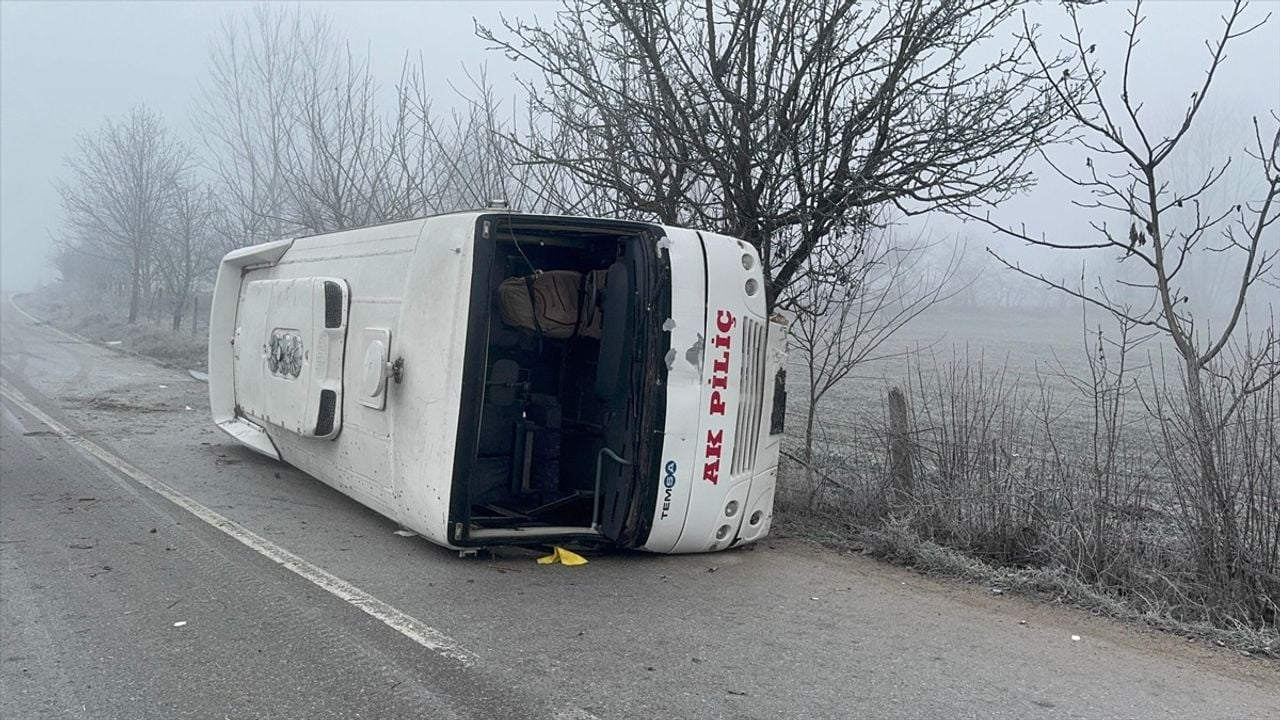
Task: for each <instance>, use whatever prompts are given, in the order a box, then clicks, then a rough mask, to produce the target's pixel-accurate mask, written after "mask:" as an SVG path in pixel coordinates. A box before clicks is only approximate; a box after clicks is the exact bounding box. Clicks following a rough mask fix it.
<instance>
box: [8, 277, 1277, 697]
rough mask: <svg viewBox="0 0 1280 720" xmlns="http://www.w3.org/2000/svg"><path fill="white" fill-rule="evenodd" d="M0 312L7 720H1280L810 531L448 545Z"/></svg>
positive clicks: (1120, 636) (1196, 675) (1086, 632)
mask: <svg viewBox="0 0 1280 720" xmlns="http://www.w3.org/2000/svg"><path fill="white" fill-rule="evenodd" d="M0 330H2V334H0V361H2V363H3V369H2V370H0V380H3V383H4V388H5V393H6V395H7V396H6V397H5V398H4V399H3V401H2V402H0V717H3V718H43V717H50V718H55V717H76V718H79V717H83V718H146V717H155V718H176V717H198V718H252V717H264V718H265V717H270V718H294V717H297V718H304V717H305V718H319V717H351V718H356V717H367V718H417V717H431V718H447V717H474V718H489V717H548V718H590V717H598V718H615V717H617V718H649V717H671V718H695V717H696V718H716V717H726V718H728V717H732V718H775V717H805V718H807V717H823V718H825V717H867V718H926V717H928V718H932V717H940V718H990V717H1011V718H1167V717H1170V718H1171V717H1185V718H1209V719H1212V718H1264V717H1277V718H1280V668H1277V665H1276V664H1275V663H1271V662H1266V661H1259V660H1252V659H1248V658H1242V657H1238V656H1236V655H1233V654H1231V653H1229V652H1227V651H1223V650H1218V649H1214V648H1203V647H1200V646H1198V645H1194V644H1191V643H1187V642H1186V641H1183V640H1180V639H1178V638H1174V637H1170V636H1166V635H1161V634H1159V633H1154V632H1149V631H1143V630H1138V629H1134V628H1129V627H1124V626H1120V625H1117V624H1115V623H1112V622H1109V621H1106V620H1104V619H1100V618H1095V617H1091V616H1089V615H1087V614H1084V613H1080V612H1077V611H1073V610H1069V609H1063V608H1056V607H1049V606H1044V605H1037V604H1034V603H1030V602H1027V601H1024V600H1020V599H1017V598H1009V597H993V596H991V595H990V594H989V593H987V592H985V591H984V590H983V589H982V588H972V587H967V586H961V585H954V584H948V583H939V582H935V581H932V580H930V579H927V578H923V577H920V576H919V575H917V574H915V573H912V572H909V571H906V570H902V569H897V568H892V567H888V566H885V565H882V564H880V563H877V562H875V561H872V560H868V559H866V558H862V557H858V556H845V555H838V554H834V553H831V552H827V551H822V550H818V549H816V548H814V547H812V546H810V545H807V544H805V543H802V542H799V541H794V540H776V541H771V542H768V543H765V544H762V545H760V546H758V547H756V548H754V549H746V550H740V551H733V552H728V553H720V554H715V555H707V556H692V557H654V556H646V555H640V554H615V555H602V556H593V557H591V562H590V564H588V565H587V566H585V567H580V568H566V567H561V566H551V567H544V566H539V565H537V564H536V563H534V561H533V555H532V554H529V553H525V552H519V551H512V552H510V553H504V554H500V555H498V556H496V557H484V558H478V559H468V560H464V559H459V558H458V557H457V556H456V554H454V553H450V552H448V551H446V550H443V549H441V548H437V547H435V546H433V545H430V544H429V543H427V542H425V541H423V540H422V539H420V538H416V537H412V538H406V537H401V536H398V535H396V534H394V531H395V530H396V529H397V528H396V526H395V525H394V524H393V523H391V522H390V521H388V520H386V519H385V518H382V517H380V516H378V515H375V514H373V513H372V512H370V511H367V510H365V509H363V508H362V507H360V506H359V505H357V504H356V503H354V502H352V501H350V500H347V499H346V498H344V497H343V496H341V495H339V494H337V493H336V492H334V491H332V490H330V489H328V488H327V487H325V486H324V485H322V484H321V483H319V482H318V481H315V480H312V479H310V478H308V477H307V476H305V475H303V474H301V473H299V472H297V471H295V470H293V469H291V468H289V467H287V466H284V465H280V464H277V463H274V462H271V461H269V460H266V459H263V458H260V457H258V456H255V455H253V454H251V453H249V452H247V451H244V450H242V449H240V448H239V447H237V446H236V445H234V444H232V443H230V442H229V441H228V440H227V439H225V438H224V437H223V436H222V435H221V434H220V433H218V432H217V431H215V430H214V429H213V428H212V427H211V425H210V422H209V420H208V414H207V400H206V399H205V386H204V385H203V384H200V383H197V382H195V381H192V380H191V379H190V378H189V377H188V376H187V375H186V373H185V372H180V371H175V370H169V369H165V368H162V367H159V366H157V365H155V364H152V363H150V362H147V361H144V360H139V359H136V358H132V357H127V356H124V355H121V354H119V353H116V352H113V351H111V350H109V349H106V348H103V347H97V346H92V345H87V344H83V343H79V342H76V341H75V340H74V339H72V338H69V337H66V336H63V335H60V334H58V333H56V332H54V331H52V330H50V329H48V328H45V327H40V326H37V325H35V324H34V323H32V322H31V321H30V320H28V319H27V318H25V317H23V316H22V315H20V314H18V313H16V312H15V310H14V308H13V306H11V305H10V304H9V303H8V302H7V300H6V301H5V302H4V303H3V308H2V309H0ZM46 416H47V419H48V422H46V421H45V419H44V418H45V417H46ZM95 452H96V453H97V457H91V455H92V454H93V453H95ZM122 470H123V471H122ZM140 477H141V478H143V480H144V482H139V480H138V478H140ZM148 482H152V483H161V484H163V486H164V487H165V488H169V489H171V495H170V496H169V497H166V496H164V495H162V494H158V493H157V492H156V491H155V490H154V489H152V488H151V487H148V486H147V483H148ZM153 487H154V485H153ZM166 492H168V491H166ZM175 498H176V499H177V501H178V502H177V503H175V501H174V500H175ZM193 509H195V511H196V512H194V513H193V512H192V510H193ZM210 517H214V518H217V517H221V518H224V519H225V522H224V521H215V522H214V524H210V522H208V520H209V518H210ZM219 522H222V527H215V525H217V524H219ZM227 528H232V529H233V530H234V532H233V533H232V534H231V535H229V534H228V532H229V531H228V529H227ZM235 533H240V535H239V536H233V535H234V534H235ZM243 537H249V538H255V537H256V538H258V539H260V540H261V545H260V546H255V545H254V544H253V543H249V544H246V542H248V541H246V540H244V539H242V538H243ZM255 542H256V541H255ZM264 547H265V548H266V550H264ZM272 548H274V549H275V550H278V551H279V552H280V553H285V554H286V555H288V556H289V557H292V558H294V560H292V561H289V562H288V563H286V564H284V565H282V564H281V562H280V557H279V556H274V557H273V556H270V553H271V552H275V550H271V549H272ZM264 553H266V554H264ZM299 568H302V569H299ZM308 568H309V569H308ZM317 578H320V580H317ZM325 578H330V580H324V579H325ZM326 582H327V583H328V585H327V586H326V585H325V583H326ZM335 583H336V584H337V585H336V587H338V588H339V590H334V587H335ZM343 583H348V584H349V585H347V584H343ZM342 588H346V589H342ZM378 608H384V609H385V608H389V609H390V610H389V611H387V612H381V614H380V611H378ZM388 612H390V613H391V615H390V616H388ZM396 613H399V614H398V615H397V614H396ZM389 618H390V619H389ZM396 618H399V620H397V619H396ZM179 623H182V624H179ZM413 628H418V629H419V631H418V632H416V633H415V632H413ZM424 629H425V630H424ZM424 632H425V633H427V635H428V637H427V638H426V639H425V640H424V639H423V633H424ZM1073 635H1078V636H1080V640H1079V641H1073V640H1072V636H1073Z"/></svg>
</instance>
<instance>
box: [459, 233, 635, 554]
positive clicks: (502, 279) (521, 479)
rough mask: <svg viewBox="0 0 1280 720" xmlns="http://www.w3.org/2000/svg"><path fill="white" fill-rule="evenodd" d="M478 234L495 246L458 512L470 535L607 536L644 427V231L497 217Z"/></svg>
mask: <svg viewBox="0 0 1280 720" xmlns="http://www.w3.org/2000/svg"><path fill="white" fill-rule="evenodd" d="M487 234H488V235H489V238H487V239H486V238H484V237H483V234H480V235H479V236H478V237H477V242H478V243H486V242H487V243H489V244H490V245H489V247H491V248H493V253H492V259H491V261H490V262H489V264H488V269H487V279H486V294H487V297H488V306H487V313H488V322H487V334H486V337H485V347H484V353H485V361H484V379H483V394H482V397H481V400H480V407H479V419H478V430H477V433H476V442H475V454H474V457H473V458H472V465H471V472H470V473H468V477H467V479H466V488H465V497H466V501H465V503H464V507H465V512H466V515H467V517H466V518H464V520H465V522H466V524H467V527H469V528H471V529H474V530H479V531H485V530H489V531H492V530H496V529H507V530H513V529H519V530H521V531H523V530H527V529H530V528H539V527H541V528H560V529H562V530H563V529H580V530H581V532H582V534H592V533H594V532H596V530H597V529H598V530H599V532H600V534H602V535H605V536H606V537H611V536H612V537H616V535H617V534H618V532H620V530H621V527H622V525H623V524H624V523H626V522H627V518H626V517H625V516H626V515H627V514H628V512H629V506H630V504H631V502H630V499H631V496H632V487H631V484H632V483H633V482H634V479H633V478H634V470H635V457H634V454H635V452H636V449H637V446H638V443H637V435H638V434H639V432H640V426H641V423H642V422H643V419H642V413H639V412H638V411H637V407H638V405H639V403H640V398H638V397H637V395H638V393H637V388H638V387H640V385H638V382H641V381H643V378H645V377H646V376H647V375H646V373H645V372H643V370H642V369H639V370H638V369H637V363H636V358H640V357H644V353H643V347H642V345H643V343H644V339H643V338H644V336H645V331H644V327H643V325H644V323H645V318H646V317H647V316H648V313H646V312H645V308H644V307H642V306H641V303H648V302H650V299H651V298H652V297H653V293H652V292H649V291H646V290H644V289H643V288H645V287H652V281H651V273H650V270H649V267H650V266H651V265H652V263H650V262H649V258H651V257H654V247H655V241H656V240H657V238H656V237H655V230H654V229H653V228H652V227H651V226H647V225H642V224H638V223H614V222H600V221H580V222H579V223H576V224H571V225H566V224H565V221H564V220H563V219H554V220H551V219H538V218H531V217H528V216H522V217H512V216H506V217H501V218H500V219H497V220H495V221H493V224H492V225H491V226H490V227H488V228H487ZM477 257H478V258H479V257H480V256H479V255H478V256H477ZM476 272H477V273H481V272H484V269H483V267H482V264H481V263H480V262H479V260H478V261H477V269H476ZM477 297H478V296H477ZM473 302H474V301H473ZM473 312H474V311H473ZM455 482H457V480H455ZM457 519H463V518H457Z"/></svg>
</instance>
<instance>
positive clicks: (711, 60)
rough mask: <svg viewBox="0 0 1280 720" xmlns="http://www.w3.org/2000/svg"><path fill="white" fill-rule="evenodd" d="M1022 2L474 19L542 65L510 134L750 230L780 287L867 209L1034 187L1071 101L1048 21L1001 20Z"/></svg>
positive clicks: (641, 204) (616, 184)
mask: <svg viewBox="0 0 1280 720" xmlns="http://www.w3.org/2000/svg"><path fill="white" fill-rule="evenodd" d="M1024 4H1025V3H1024V2H1023V1H1022V0H982V1H978V2H940V3H933V2H926V1H925V0H910V1H907V2H903V1H898V0H894V1H889V0H883V1H881V2H873V3H864V2H856V1H855V0H787V1H786V2H772V1H771V0H711V1H708V2H705V3H702V2H693V0H681V1H678V2H672V3H633V2H627V1H626V0H569V1H568V2H567V7H566V9H565V11H564V12H561V13H558V14H557V16H556V20H555V22H554V24H553V25H551V26H550V27H539V26H535V25H528V24H525V23H522V22H519V21H511V22H506V23H505V33H504V34H499V33H498V32H494V31H492V30H490V29H488V28H485V27H477V33H478V34H479V36H480V37H481V38H482V39H484V40H486V41H488V42H489V43H490V45H491V46H492V47H493V48H496V49H499V50H501V51H502V52H504V53H505V54H506V55H508V56H509V57H511V58H513V59H516V60H519V61H522V62H524V63H526V64H527V65H529V66H531V67H532V68H534V69H535V70H536V71H537V72H538V73H539V74H540V75H541V83H540V84H533V83H530V84H529V85H528V91H529V95H530V97H531V99H532V100H531V102H532V104H533V109H534V110H535V111H536V115H535V116H534V117H533V118H532V120H531V122H530V124H529V130H528V132H527V133H523V134H519V135H516V134H513V135H512V137H511V139H512V141H513V142H516V143H517V144H518V146H519V148H520V149H521V150H522V152H523V153H524V161H525V162H527V163H530V164H533V165H555V166H558V167H561V168H564V169H566V170H568V171H569V172H571V173H572V174H573V175H575V176H576V178H577V179H578V181H579V182H581V184H582V185H583V186H585V187H586V188H590V189H591V190H592V191H594V192H597V193H600V194H603V195H605V196H607V197H608V198H609V199H610V201H611V204H613V205H614V206H615V207H616V208H618V210H620V211H622V212H628V213H636V214H640V215H643V216H648V217H654V218H657V219H659V220H661V221H663V222H667V223H673V224H696V225H699V226H702V227H708V228H713V229H716V230H720V231H723V232H726V233H728V234H732V235H736V236H738V237H742V238H744V239H745V240H747V241H749V242H751V243H752V244H753V245H755V246H756V247H757V248H759V250H760V252H761V257H762V258H763V261H764V264H765V268H766V270H767V273H768V274H767V278H768V285H769V297H770V299H771V301H773V300H776V299H777V298H779V297H780V296H781V295H782V294H783V293H784V292H785V290H786V288H787V287H788V286H789V285H791V284H792V283H793V282H794V281H795V280H796V279H797V278H798V277H800V276H801V275H802V274H803V273H804V271H805V268H806V267H807V265H808V262H809V259H810V257H811V256H812V255H813V254H814V253H815V252H818V251H820V249H821V247H822V246H823V245H824V244H825V243H826V242H828V241H829V240H830V239H832V238H837V239H839V238H845V237H847V236H848V235H849V233H850V231H851V230H852V231H854V232H855V233H856V229H857V227H858V226H859V225H860V224H861V223H864V222H866V219H867V217H868V215H869V209H872V208H877V207H879V206H882V205H886V204H896V205H897V206H898V207H899V209H900V210H902V211H904V212H907V213H919V212H925V211H929V210H937V209H948V210H949V209H955V208H961V207H966V206H968V205H970V204H971V203H974V202H976V201H979V200H981V201H985V202H998V201H999V200H1001V199H1003V198H1005V197H1007V196H1008V195H1010V194H1012V193H1015V192H1018V191H1020V190H1022V189H1024V188H1026V187H1027V186H1028V185H1030V184H1031V181H1032V179H1031V177H1030V175H1029V174H1028V173H1027V172H1026V171H1025V170H1024V160H1025V159H1026V158H1027V156H1028V155H1029V154H1030V153H1031V152H1032V150H1033V149H1034V148H1036V147H1038V146H1039V145H1041V144H1042V143H1045V142H1048V141H1051V140H1053V139H1054V138H1055V137H1056V135H1055V129H1054V128H1055V127H1056V121H1057V120H1058V119H1059V114H1060V110H1059V108H1060V107H1061V105H1062V99H1061V98H1060V97H1059V96H1058V95H1055V94H1051V93H1048V92H1046V89H1045V88H1044V84H1043V82H1042V81H1041V80H1040V79H1038V78H1033V77H1029V76H1028V75H1026V74H1024V73H1023V72H1022V71H1023V69H1024V65H1025V64H1026V63H1027V61H1028V60H1029V59H1030V48H1031V41H1032V39H1033V34H1031V33H1028V34H1027V35H1025V36H1019V35H1014V34H1012V33H1009V34H1007V36H1006V33H1004V31H1003V30H1004V28H1005V27H1006V25H1007V23H1006V21H1007V20H1009V19H1010V18H1011V17H1012V16H1013V15H1014V14H1015V13H1016V12H1017V10H1018V8H1019V7H1021V6H1022V5H1024ZM1049 64H1050V66H1051V67H1053V66H1055V63H1054V61H1050V62H1049Z"/></svg>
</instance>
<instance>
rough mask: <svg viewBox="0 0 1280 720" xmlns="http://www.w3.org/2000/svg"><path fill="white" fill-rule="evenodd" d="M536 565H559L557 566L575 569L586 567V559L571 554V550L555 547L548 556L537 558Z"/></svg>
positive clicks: (576, 554)
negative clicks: (579, 566)
mask: <svg viewBox="0 0 1280 720" xmlns="http://www.w3.org/2000/svg"><path fill="white" fill-rule="evenodd" d="M538 564H539V565H556V564H559V565H568V566H569V567H576V566H578V565H586V564H587V559H586V558H584V557H582V556H581V555H579V554H578V553H576V552H573V551H572V550H565V549H564V548H562V547H559V546H556V547H554V548H552V552H551V554H550V555H545V556H543V557H540V558H538Z"/></svg>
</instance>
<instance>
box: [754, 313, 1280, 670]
mask: <svg viewBox="0 0 1280 720" xmlns="http://www.w3.org/2000/svg"><path fill="white" fill-rule="evenodd" d="M1077 327H1078V326H1077ZM1077 342H1078V341H1077ZM983 352H984V350H983V349H978V348H970V349H968V350H964V349H956V350H954V351H953V352H952V354H951V356H950V357H949V358H947V359H945V360H937V359H936V355H934V354H932V353H926V354H924V355H923V356H922V357H918V358H917V359H916V361H915V362H914V363H913V366H912V367H911V368H910V369H908V370H907V371H906V372H905V373H902V374H900V375H899V376H898V377H897V378H891V377H889V376H888V373H886V377H885V378H884V379H883V380H881V381H879V382H869V383H864V386H863V387H861V388H857V389H853V388H850V389H849V390H847V391H846V392H847V393H848V394H849V396H853V395H855V394H859V395H861V396H862V397H861V399H860V402H859V403H858V404H857V405H852V406H851V405H848V404H846V405H845V406H844V407H833V408H832V409H831V410H824V413H823V417H824V421H823V423H822V427H823V434H822V435H821V436H820V438H819V439H820V442H819V443H818V446H819V447H821V448H822V449H823V452H822V453H820V454H819V456H818V458H817V461H816V463H815V464H816V465H817V467H816V470H817V473H816V476H817V477H819V478H820V479H821V482H822V487H821V488H820V492H818V493H816V496H817V498H818V500H819V502H818V503H817V505H816V507H815V506H814V505H813V504H812V503H810V502H809V500H810V497H811V496H814V495H815V493H814V488H813V487H812V486H806V481H805V477H806V475H807V474H806V473H805V472H802V471H800V470H799V469H798V468H797V467H796V465H795V462H794V461H792V462H791V463H790V465H791V466H792V467H791V468H789V469H784V472H783V474H782V478H781V482H780V485H781V487H780V491H779V506H780V507H779V510H780V514H781V516H782V518H781V519H782V520H783V522H784V524H785V525H788V526H789V527H792V528H796V527H810V528H813V527H820V528H821V530H819V531H818V532H819V533H820V534H822V535H823V536H824V541H826V542H831V541H832V540H833V539H836V541H837V543H838V542H841V541H843V540H848V541H851V542H857V543H860V544H862V545H863V546H865V547H866V548H868V549H869V550H872V551H874V552H875V554H877V555H879V556H881V557H885V558H887V559H890V560H893V561H897V562H903V563H906V564H910V565H913V566H916V567H919V568H922V569H925V570H928V571H930V572H939V573H943V574H947V575H954V576H957V577H963V578H966V579H969V580H974V581H978V582H983V583H990V584H992V585H993V586H999V587H1002V588H1004V589H1006V590H1010V591H1019V592H1028V593H1031V594H1034V595H1037V596H1047V597H1053V598H1055V599H1058V600H1061V601H1065V602H1070V603H1072V604H1074V605H1079V606H1082V607H1086V608H1088V609H1090V610H1092V611H1095V612H1101V613H1105V614H1107V615H1111V616H1114V617H1117V618H1123V619H1128V620H1136V621H1140V622H1142V623H1144V624H1147V625H1151V626H1154V627H1159V628H1162V629H1165V630H1170V631H1174V632H1178V633H1182V634H1187V635H1191V636H1197V637H1203V638H1209V639H1212V640H1214V641H1216V642H1221V643H1224V644H1228V645H1231V646H1232V647H1235V648H1237V649H1240V650H1241V651H1246V652H1249V653H1253V654H1260V655H1266V656H1271V657H1280V630H1278V628H1277V622H1278V620H1280V618H1278V617H1277V610H1278V608H1277V606H1276V602H1277V600H1276V599H1277V597H1280V564H1278V563H1277V560H1278V557H1277V556H1278V552H1277V543H1278V542H1280V541H1278V540H1277V533H1280V438H1278V435H1280V430H1277V418H1278V417H1280V416H1278V415H1277V410H1280V388H1276V387H1275V386H1272V387H1271V388H1270V389H1269V390H1266V391H1263V392H1259V393H1255V394H1253V395H1251V396H1249V398H1248V399H1247V401H1246V402H1244V403H1243V404H1242V405H1241V406H1240V407H1239V408H1238V409H1237V410H1236V413H1235V415H1234V416H1233V421H1232V422H1231V423H1228V424H1227V425H1225V426H1224V427H1223V428H1222V431H1221V432H1220V433H1218V434H1217V436H1215V437H1214V438H1212V439H1211V442H1212V443H1213V453H1214V457H1216V458H1219V461H1218V462H1217V463H1216V468H1217V472H1216V474H1215V475H1214V476H1213V478H1214V482H1212V483H1209V484H1206V482H1205V477H1204V473H1202V472H1200V467H1199V466H1198V464H1197V463H1196V462H1191V461H1192V460H1194V459H1195V457H1197V456H1195V455H1193V454H1192V453H1190V452H1189V451H1188V449H1187V448H1188V444H1189V443H1190V442H1191V441H1192V440H1193V439H1192V438H1189V437H1188V436H1187V430H1186V428H1185V427H1183V426H1180V425H1179V424H1178V423H1177V422H1172V421H1171V418H1173V419H1176V413H1175V412H1174V410H1175V409H1176V408H1177V407H1180V405H1179V404H1178V403H1179V392H1177V389H1176V385H1175V386H1174V387H1173V389H1172V390H1171V389H1170V386H1169V384H1160V383H1156V382H1153V378H1157V377H1160V375H1159V374H1157V373H1153V372H1151V368H1152V366H1153V365H1154V366H1156V367H1159V364H1158V358H1156V360H1155V361H1152V360H1151V357H1153V356H1149V355H1148V354H1147V353H1146V352H1143V353H1142V354H1141V358H1140V359H1141V361H1142V362H1141V365H1140V366H1135V364H1134V361H1135V357H1134V356H1133V355H1134V354H1133V353H1130V354H1129V355H1126V354H1125V353H1120V352H1118V350H1117V349H1116V348H1115V347H1114V346H1111V345H1109V344H1107V343H1095V344H1094V346H1093V347H1091V348H1089V351H1088V352H1086V353H1079V351H1078V350H1077V351H1076V354H1077V355H1083V357H1080V358H1079V359H1078V360H1074V359H1073V363H1074V364H1073V363H1068V362H1066V361H1065V360H1064V358H1066V357H1068V356H1069V351H1068V349H1066V348H1061V347H1059V348H1055V349H1054V351H1053V352H1050V353H1046V355H1048V356H1049V359H1052V356H1053V355H1055V354H1056V355H1057V357H1058V358H1059V359H1058V360H1057V361H1054V362H1043V361H1042V360H1044V359H1045V358H1037V360H1036V361H1035V362H1033V363H1032V364H1031V367H1029V368H1028V367H1027V366H1026V364H1025V363H1022V365H1021V366H1019V359H1018V356H1017V355H1016V354H1014V353H1008V354H1005V355H1004V356H1003V357H1002V359H1001V361H1000V362H998V363H992V362H989V361H987V360H986V359H985V358H984V357H983ZM899 372H900V373H901V372H902V371H901V370H899ZM893 382H896V383H897V384H900V385H901V386H902V387H904V389H906V390H907V391H908V396H909V398H910V402H911V406H912V415H913V418H912V420H913V427H912V430H913V434H912V438H913V441H914V449H915V456H916V457H915V473H914V478H913V479H914V483H913V488H912V490H913V492H912V494H911V500H910V502H909V503H908V504H907V506H906V507H902V506H899V507H897V508H890V507H889V506H888V505H887V504H886V502H885V498H886V497H887V488H888V487H889V486H890V478H889V477H888V471H887V469H886V466H887V463H886V458H887V444H886V441H885V436H886V432H885V430H884V428H885V418H884V414H885V413H884V409H883V408H884V400H883V398H884V393H885V391H886V390H887V386H888V384H889V383H893ZM793 397H794V395H793ZM1213 397H1217V398H1219V400H1223V399H1225V398H1226V397H1227V396H1226V395H1223V394H1222V393H1219V394H1218V395H1216V396H1213ZM1157 399H1159V400H1160V402H1162V403H1163V405H1161V407H1162V408H1163V410H1162V412H1161V413H1157V414H1156V417H1158V418H1162V419H1164V422H1158V421H1156V420H1154V419H1153V417H1152V413H1151V410H1152V406H1153V405H1154V404H1158V403H1156V402H1155V401H1156V400H1157ZM791 442H793V443H798V442H799V439H797V438H792V440H791Z"/></svg>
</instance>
